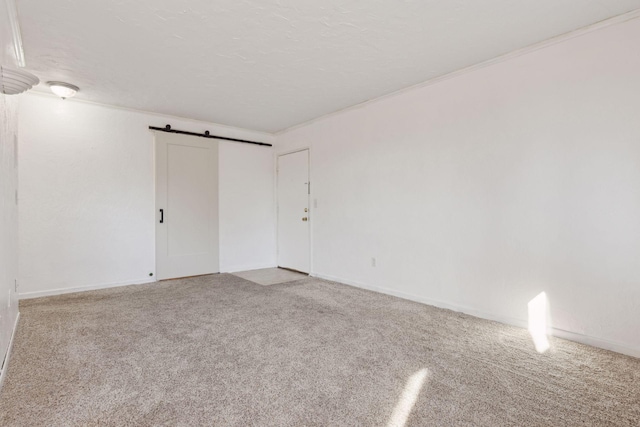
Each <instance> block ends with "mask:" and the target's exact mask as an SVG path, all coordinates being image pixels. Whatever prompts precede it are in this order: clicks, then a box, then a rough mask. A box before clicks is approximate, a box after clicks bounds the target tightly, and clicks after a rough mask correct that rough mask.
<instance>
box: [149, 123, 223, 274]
mask: <svg viewBox="0 0 640 427" xmlns="http://www.w3.org/2000/svg"><path fill="white" fill-rule="evenodd" d="M155 144H156V275H157V278H158V280H163V279H173V278H178V277H187V276H198V275H202V274H211V273H217V272H219V271H220V268H219V243H218V143H217V142H215V141H211V140H209V139H201V138H197V137H193V136H187V135H178V134H171V133H163V132H156V134H155Z"/></svg>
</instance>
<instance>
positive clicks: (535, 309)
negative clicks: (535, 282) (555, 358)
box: [528, 292, 551, 353]
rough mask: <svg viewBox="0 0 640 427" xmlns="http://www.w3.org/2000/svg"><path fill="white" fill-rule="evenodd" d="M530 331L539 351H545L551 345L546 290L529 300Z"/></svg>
mask: <svg viewBox="0 0 640 427" xmlns="http://www.w3.org/2000/svg"><path fill="white" fill-rule="evenodd" d="M528 307H529V333H530V334H531V338H532V339H533V344H534V345H535V347H536V351H537V352H538V353H544V352H545V351H547V350H548V349H549V347H550V344H549V337H548V335H547V331H548V328H549V327H550V323H551V322H549V300H548V299H547V294H546V293H545V292H540V293H539V294H538V295H537V296H536V297H535V298H534V299H532V300H531V301H529V304H528Z"/></svg>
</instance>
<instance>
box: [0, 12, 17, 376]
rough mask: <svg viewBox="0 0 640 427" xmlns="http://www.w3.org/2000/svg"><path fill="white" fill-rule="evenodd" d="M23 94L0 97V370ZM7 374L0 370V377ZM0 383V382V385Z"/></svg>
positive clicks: (9, 318) (11, 273)
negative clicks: (19, 109)
mask: <svg viewBox="0 0 640 427" xmlns="http://www.w3.org/2000/svg"><path fill="white" fill-rule="evenodd" d="M8 29H9V21H8V17H7V15H6V7H4V5H0V65H4V66H9V67H16V60H15V56H14V55H13V54H12V46H13V44H12V40H11V37H10V35H9V30H8ZM22 96H23V95H12V96H8V95H3V94H0V367H1V366H2V363H3V361H5V360H7V359H5V355H6V353H7V350H8V349H9V343H10V342H11V336H12V333H13V330H14V326H15V324H16V321H17V319H18V301H17V295H16V292H15V288H14V287H15V280H16V279H18V206H17V204H16V191H17V189H18V162H17V160H18V157H17V154H16V150H17V149H18V145H19V144H18V117H17V109H18V103H19V101H20V99H21V97H22ZM5 372H6V371H5V370H4V369H3V370H2V373H1V374H0V378H2V377H3V376H4V373H5ZM0 384H1V382H0Z"/></svg>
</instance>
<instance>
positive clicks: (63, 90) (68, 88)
mask: <svg viewBox="0 0 640 427" xmlns="http://www.w3.org/2000/svg"><path fill="white" fill-rule="evenodd" d="M47 84H48V85H49V87H50V88H51V92H53V93H55V94H56V95H58V96H59V97H60V98H62V99H66V98H71V97H72V96H74V95H75V94H76V92H78V91H79V90H80V89H79V88H78V86H74V85H72V84H69V83H64V82H48V83H47Z"/></svg>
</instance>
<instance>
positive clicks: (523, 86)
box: [277, 19, 640, 356]
mask: <svg viewBox="0 0 640 427" xmlns="http://www.w3.org/2000/svg"><path fill="white" fill-rule="evenodd" d="M638 40H640V20H638V19H635V20H633V21H629V22H626V23H623V24H618V25H615V26H610V27H607V28H604V29H600V30H598V31H594V32H590V33H588V34H585V35H582V36H580V37H577V38H573V39H569V40H567V41H564V42H562V43H559V44H555V45H551V46H548V47H546V48H544V49H541V50H532V51H531V52H529V53H527V54H525V55H522V56H517V57H512V58H510V59H508V60H506V61H504V62H499V63H496V64H493V65H490V66H487V67H485V68H480V69H476V70H475V71H472V72H468V73H464V74H460V75H458V76H456V77H454V78H451V79H448V80H441V81H439V82H437V83H435V84H431V85H425V86H423V87H420V88H415V89H412V90H410V91H406V92H404V93H400V94H397V95H395V96H392V97H387V98H384V99H381V100H378V101H375V102H371V103H368V104H365V105H364V106H361V107H359V108H354V109H350V110H347V111H344V112H342V113H339V114H336V115H332V116H330V117H327V118H325V119H322V120H319V121H316V122H313V123H310V124H308V125H306V126H303V127H299V128H297V129H292V130H290V131H288V132H285V133H283V134H281V135H279V136H278V139H277V151H278V152H284V151H287V150H291V149H293V148H296V147H304V146H309V147H311V175H312V179H311V181H312V187H311V188H312V192H313V194H312V198H313V199H316V200H317V209H314V210H313V211H312V235H313V244H312V246H313V248H312V249H313V268H312V270H313V271H312V273H313V274H314V275H317V276H321V277H327V278H333V279H337V280H339V281H343V282H345V283H350V284H355V285H358V286H363V287H368V288H373V289H378V290H381V291H384V292H388V293H392V294H396V295H401V296H404V297H407V298H411V299H415V300H419V301H425V302H428V303H432V304H435V305H440V306H444V307H450V308H454V309H457V310H461V311H466V312H469V313H472V314H476V315H480V316H484V317H487V318H492V319H496V320H501V321H504V322H508V323H513V324H517V325H523V326H524V325H526V319H527V303H528V301H530V300H531V299H532V298H534V297H535V296H536V295H538V294H539V293H540V292H542V291H545V292H546V293H547V295H548V297H549V301H550V307H551V315H552V322H553V326H554V327H555V328H556V331H555V332H556V333H557V334H559V335H562V336H565V337H569V338H572V339H576V340H581V341H583V342H588V343H593V344H595V345H599V346H602V347H607V348H612V349H615V350H617V351H622V352H626V353H629V354H635V355H637V356H640V333H639V330H640V317H639V315H638V313H640V190H639V189H640V119H639V118H640V116H639V112H640V79H639V78H638V76H640V54H639V53H638V52H639V51H638V43H637V42H638ZM372 257H375V258H376V259H377V266H376V267H372V265H371V258H372Z"/></svg>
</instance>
